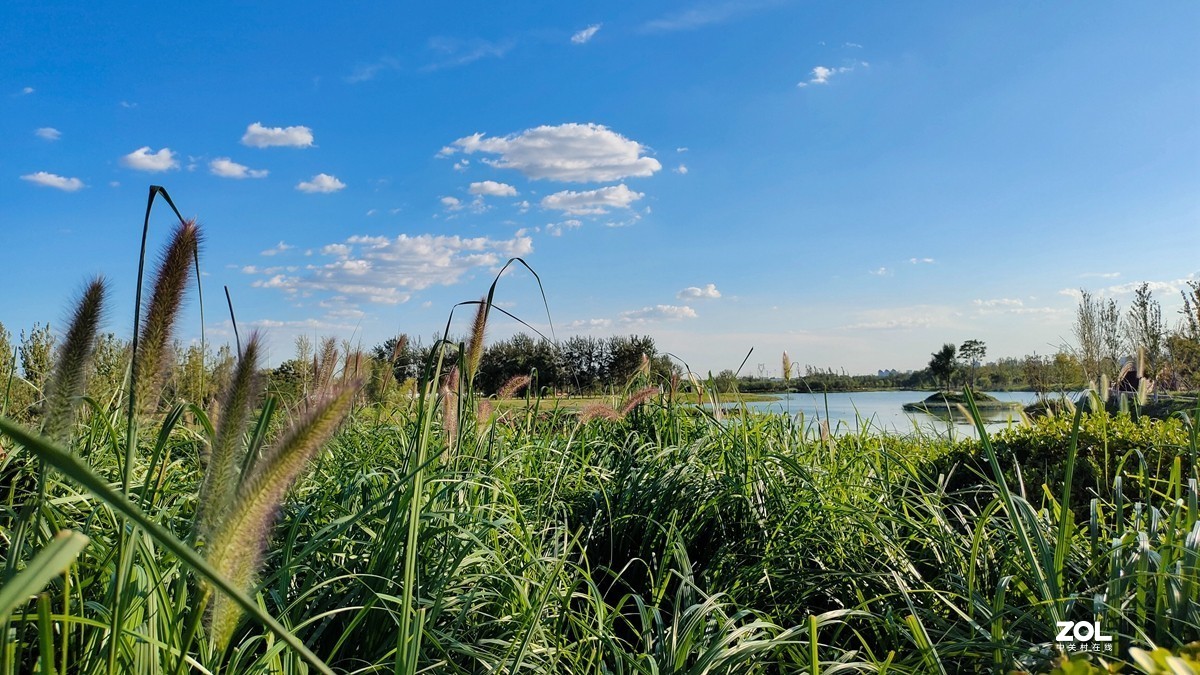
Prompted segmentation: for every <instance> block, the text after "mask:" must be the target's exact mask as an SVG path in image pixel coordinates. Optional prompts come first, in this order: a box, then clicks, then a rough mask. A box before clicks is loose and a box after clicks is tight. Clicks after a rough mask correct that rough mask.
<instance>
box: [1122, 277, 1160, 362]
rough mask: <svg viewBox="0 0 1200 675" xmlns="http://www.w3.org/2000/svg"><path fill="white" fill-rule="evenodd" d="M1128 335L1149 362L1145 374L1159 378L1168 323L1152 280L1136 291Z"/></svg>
mask: <svg viewBox="0 0 1200 675" xmlns="http://www.w3.org/2000/svg"><path fill="white" fill-rule="evenodd" d="M1125 337H1126V339H1127V340H1128V341H1129V346H1130V347H1132V348H1133V350H1134V351H1136V352H1138V353H1139V354H1140V355H1141V357H1142V359H1143V360H1144V362H1145V373H1144V375H1143V377H1147V378H1149V379H1152V380H1153V379H1155V378H1156V377H1158V374H1159V371H1160V369H1161V368H1162V362H1163V356H1164V353H1165V350H1166V340H1167V325H1166V323H1165V322H1164V321H1163V318H1162V307H1161V306H1159V304H1158V301H1157V300H1155V299H1154V295H1153V293H1151V291H1150V284H1149V283H1143V284H1142V285H1141V286H1139V287H1138V289H1137V291H1135V292H1134V296H1133V304H1132V305H1130V307H1129V313H1128V314H1127V315H1126V316H1125Z"/></svg>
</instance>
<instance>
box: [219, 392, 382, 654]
mask: <svg viewBox="0 0 1200 675" xmlns="http://www.w3.org/2000/svg"><path fill="white" fill-rule="evenodd" d="M360 386H361V382H359V381H357V380H356V381H353V382H351V383H349V384H348V385H346V386H343V387H339V388H338V389H336V390H335V391H334V392H332V394H331V396H330V397H329V398H328V399H326V400H325V401H323V402H321V403H319V404H317V405H316V406H315V407H314V408H313V410H312V411H311V412H310V413H309V414H307V415H306V416H305V417H304V418H302V419H301V420H300V421H298V422H296V423H294V424H293V425H292V427H291V428H290V429H289V430H288V432H287V433H285V434H284V435H283V436H282V437H281V438H280V439H279V440H278V441H276V442H275V443H273V444H272V445H270V446H269V447H268V448H267V449H266V450H264V451H263V456H262V458H261V459H259V460H258V461H257V462H255V463H254V466H253V467H252V468H251V469H250V470H249V472H248V473H247V474H245V475H243V476H242V478H241V481H240V482H239V483H238V485H237V490H236V493H235V495H234V498H233V500H232V501H231V503H230V505H229V508H228V510H226V511H223V512H220V513H216V514H215V518H216V519H217V520H216V521H215V522H214V523H213V534H212V539H211V541H210V542H209V543H208V546H207V547H206V552H205V557H207V558H208V561H209V563H210V564H211V565H212V566H213V567H214V568H216V569H217V570H218V571H219V572H220V573H221V574H222V575H224V576H225V577H226V578H228V579H229V580H231V581H232V582H233V583H234V584H235V585H237V586H238V587H240V588H245V589H250V588H251V587H252V586H253V585H254V581H255V578H256V576H257V575H258V571H259V567H260V566H261V564H262V558H263V551H264V550H265V549H266V546H267V542H268V540H269V538H270V533H271V526H272V525H273V524H274V522H275V517H276V514H277V513H278V512H279V507H280V504H281V503H282V502H283V498H284V496H285V495H286V494H287V491H288V488H290V487H291V485H292V483H293V482H294V481H295V480H296V478H298V477H299V476H300V473H301V472H302V471H303V470H304V468H305V467H306V466H308V462H309V460H310V459H312V457H313V456H314V455H315V454H316V453H317V451H318V450H320V449H321V447H322V445H324V443H325V442H326V441H327V440H329V438H330V437H331V436H332V435H333V433H334V432H335V431H337V429H338V427H339V426H340V425H341V423H342V421H343V420H344V419H345V418H346V416H347V415H348V414H349V413H350V410H351V408H352V407H353V405H354V400H355V398H356V396H357V395H358V390H359V387H360ZM241 616H242V609H241V607H239V606H238V605H237V604H236V603H235V602H234V601H233V599H232V598H230V597H228V596H226V595H224V594H216V595H215V596H214V597H213V602H212V607H211V613H210V615H209V630H210V638H211V640H212V642H213V644H214V645H215V646H216V647H217V649H218V650H223V649H224V648H225V647H226V646H227V645H228V644H229V640H230V639H231V638H232V637H233V632H234V630H235V629H236V628H237V624H238V620H239V619H240V618H241Z"/></svg>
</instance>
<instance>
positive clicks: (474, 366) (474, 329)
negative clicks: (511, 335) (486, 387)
mask: <svg viewBox="0 0 1200 675" xmlns="http://www.w3.org/2000/svg"><path fill="white" fill-rule="evenodd" d="M490 307H491V305H490V304H489V303H488V299H487V298H486V297H485V298H480V299H479V308H478V309H477V310H476V311H475V319H474V320H472V321H471V339H470V341H469V342H468V343H467V360H466V367H467V381H468V382H473V381H474V380H475V374H476V373H478V372H479V364H480V363H481V362H482V361H483V340H484V333H485V332H487V318H488V309H489V308H490Z"/></svg>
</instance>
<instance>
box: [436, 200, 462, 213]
mask: <svg viewBox="0 0 1200 675" xmlns="http://www.w3.org/2000/svg"><path fill="white" fill-rule="evenodd" d="M439 201H440V202H441V203H442V206H443V207H445V209H446V210H447V211H461V210H462V208H463V203H462V200H461V199H459V198H458V197H442V198H441V199H440V200H439Z"/></svg>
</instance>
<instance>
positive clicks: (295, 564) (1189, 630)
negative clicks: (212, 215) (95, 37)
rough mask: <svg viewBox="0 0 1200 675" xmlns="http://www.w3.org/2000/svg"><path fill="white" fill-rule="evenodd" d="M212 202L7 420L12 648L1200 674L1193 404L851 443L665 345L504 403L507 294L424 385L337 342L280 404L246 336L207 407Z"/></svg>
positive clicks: (339, 662)
mask: <svg viewBox="0 0 1200 675" xmlns="http://www.w3.org/2000/svg"><path fill="white" fill-rule="evenodd" d="M190 227H191V226H190V225H189V224H186V223H185V224H183V225H181V227H180V228H179V229H178V230H177V231H176V234H175V237H174V239H173V242H172V244H171V247H170V248H169V249H168V252H167V253H166V254H165V255H164V256H163V263H162V267H161V268H160V270H159V272H158V274H156V275H155V281H154V282H153V284H152V289H153V290H152V292H151V293H150V302H148V303H147V304H146V305H145V306H146V308H147V309H146V313H145V315H144V316H142V315H140V314H139V318H138V321H137V323H138V331H137V335H138V336H139V340H138V342H137V343H136V344H135V345H134V347H133V355H132V363H131V366H130V372H131V373H132V375H131V378H130V382H131V384H130V385H129V386H127V387H118V388H115V389H114V391H111V392H108V393H109V396H108V397H107V398H106V399H105V400H103V401H100V400H97V399H92V398H82V397H81V396H80V392H81V391H83V388H82V387H83V381H84V379H85V378H86V375H87V372H88V367H87V366H88V362H89V361H90V359H91V353H90V347H89V345H91V344H92V343H93V342H94V333H95V326H96V325H98V323H99V315H100V314H101V309H102V307H101V306H102V305H103V301H104V290H103V284H101V283H100V282H96V283H95V284H93V285H91V286H89V288H88V291H87V293H86V294H85V296H84V298H83V300H82V301H81V303H80V304H79V309H78V310H77V312H76V314H75V320H74V323H73V324H72V327H71V329H70V330H69V331H68V337H67V340H66V341H65V342H66V346H65V347H64V349H63V350H62V352H61V354H60V356H59V358H58V360H57V363H56V364H55V366H54V370H53V373H52V374H51V376H50V377H49V378H48V385H47V387H46V389H45V391H44V392H42V393H43V396H42V403H41V405H40V407H39V412H38V415H37V417H36V418H34V419H35V420H36V424H35V426H36V428H31V427H30V425H28V424H25V425H22V424H17V423H15V422H13V421H12V420H11V419H8V418H4V417H0V432H2V435H0V443H2V448H3V449H2V451H0V490H2V493H0V499H2V500H3V502H2V503H3V508H2V509H0V537H2V540H3V542H4V547H3V548H2V549H0V556H2V560H0V563H2V564H3V575H4V576H3V586H2V587H0V620H2V622H3V625H0V630H3V631H4V635H5V642H4V647H3V650H0V674H4V675H7V674H8V673H25V672H38V673H51V672H62V673H106V674H115V673H131V672H136V673H184V672H190V673H223V674H241V673H247V674H249V673H308V672H339V673H385V672H386V673H406V674H415V673H433V672H437V673H517V672H531V673H581V674H583V673H622V674H624V673H631V674H632V673H646V674H650V673H668V672H669V673H696V674H700V673H731V674H732V673H738V674H740V673H797V672H804V673H835V672H888V673H939V672H940V673H959V672H972V673H973V672H994V673H1007V672H1011V671H1021V672H1063V673H1066V672H1070V673H1076V672H1093V671H1092V670H1090V669H1092V668H1097V669H1099V668H1108V666H1110V665H1114V664H1118V663H1124V664H1126V672H1130V669H1131V668H1134V667H1137V668H1140V669H1142V670H1144V671H1145V672H1159V671H1156V670H1155V668H1156V666H1155V665H1154V660H1155V659H1158V660H1159V662H1161V663H1163V664H1164V666H1163V668H1167V667H1168V665H1167V664H1168V657H1169V658H1171V659H1176V661H1173V662H1171V663H1172V664H1173V665H1170V667H1173V668H1175V669H1176V670H1174V671H1167V670H1162V671H1161V672H1186V671H1184V670H1180V669H1181V668H1183V667H1184V666H1185V665H1186V663H1187V660H1188V659H1192V658H1193V656H1191V655H1192V654H1194V650H1195V648H1196V645H1195V643H1196V641H1197V640H1200V604H1198V597H1200V509H1198V507H1197V499H1198V492H1200V490H1198V487H1197V485H1198V483H1200V474H1198V469H1197V461H1196V460H1197V451H1198V445H1200V444H1198V440H1197V428H1196V427H1195V426H1194V425H1193V424H1192V423H1191V420H1190V419H1187V418H1181V417H1172V418H1170V419H1167V420H1153V419H1149V418H1147V417H1142V418H1140V419H1136V420H1135V419H1133V418H1131V417H1129V416H1127V415H1119V414H1118V415H1113V414H1109V413H1105V412H1099V413H1095V414H1088V413H1085V412H1084V411H1083V409H1079V410H1077V411H1073V412H1071V413H1070V414H1068V415H1066V416H1063V415H1060V416H1050V417H1047V418H1045V419H1041V420H1037V421H1035V422H1034V423H1033V426H1030V427H1021V428H1015V429H1012V430H1010V431H1006V432H1003V433H1001V434H999V435H997V436H996V437H995V438H994V439H989V438H988V437H987V436H986V435H983V436H982V440H979V441H974V440H968V441H961V442H950V441H947V440H945V439H944V438H939V437H931V436H922V435H908V436H900V435H883V434H874V433H871V432H870V431H869V429H868V430H864V431H863V432H862V433H857V434H842V435H837V436H832V437H831V436H828V435H823V434H820V433H809V432H807V431H806V430H804V429H802V428H800V427H799V426H798V425H797V423H796V422H795V421H794V420H792V419H790V418H788V417H785V416H775V415H759V414H755V413H751V412H748V411H744V412H743V414H741V415H739V416H738V417H737V418H736V419H733V420H730V419H719V418H718V417H714V415H718V416H719V415H720V414H721V413H720V412H719V411H721V410H722V409H723V405H724V401H718V400H716V399H715V398H714V399H713V402H714V403H716V404H717V405H714V406H713V409H714V410H716V411H718V412H716V413H711V414H710V413H704V412H698V411H697V408H696V407H695V405H694V401H693V400H685V399H684V398H683V397H677V396H674V395H672V388H671V387H670V386H668V385H669V383H662V382H654V381H652V379H651V375H650V374H649V372H648V371H646V372H641V373H639V374H638V375H636V376H635V377H634V379H633V380H632V381H631V382H630V383H629V386H628V388H627V390H626V391H624V392H622V393H621V395H620V396H618V397H615V398H614V399H613V400H607V399H606V400H594V401H588V402H586V404H584V405H581V406H579V407H577V408H576V407H573V406H567V405H561V404H560V403H561V402H560V401H557V400H540V399H536V398H535V399H531V400H523V401H521V402H519V403H518V402H516V401H511V400H510V401H500V402H497V401H494V400H491V399H485V398H481V397H479V396H478V395H477V394H476V391H475V389H474V387H473V386H472V382H473V379H474V376H475V374H476V373H477V372H478V364H479V355H480V354H481V353H482V340H483V334H484V329H485V326H486V323H487V320H488V311H489V309H490V307H491V305H490V295H489V300H488V301H485V302H483V303H480V304H479V305H478V306H477V310H478V313H477V314H476V319H475V322H474V328H473V330H472V334H471V336H470V338H469V340H468V341H466V342H465V343H464V344H462V345H457V346H456V349H454V352H453V353H454V354H455V357H454V358H453V360H449V359H446V360H444V359H443V358H442V357H441V356H440V353H439V352H437V351H436V350H435V351H434V353H433V356H431V357H430V360H429V361H428V362H427V363H425V364H424V369H423V374H422V377H421V379H420V381H419V382H418V384H417V388H416V392H417V396H416V397H415V398H413V399H411V400H406V402H405V403H404V404H401V405H394V404H376V405H370V404H366V403H364V399H363V398H362V391H363V383H362V382H361V380H359V379H358V378H357V372H356V367H355V365H354V364H355V363H356V359H355V358H353V355H344V354H343V355H339V354H338V353H337V351H336V350H335V349H333V350H332V351H328V352H326V353H323V354H322V356H321V358H320V359H319V360H318V362H317V363H316V364H315V368H314V371H315V380H314V385H313V387H312V388H311V389H310V390H308V391H307V392H306V396H305V397H304V398H303V399H302V400H300V401H297V402H296V403H295V405H294V406H291V407H286V406H280V405H279V404H278V401H277V400H276V399H274V398H271V397H266V396H264V387H263V385H262V384H261V380H260V378H259V376H260V368H259V365H258V351H259V344H258V341H257V339H256V338H255V337H253V336H250V337H248V338H247V339H246V340H245V341H244V343H243V344H242V347H241V350H240V356H239V359H238V362H237V366H236V368H235V370H234V372H233V373H232V374H231V375H230V377H229V379H228V382H227V383H226V384H225V385H224V392H223V393H222V394H221V395H220V396H219V397H217V398H216V399H214V402H213V403H212V405H211V406H209V407H207V408H201V407H199V406H195V405H192V404H190V403H188V402H186V401H185V402H178V401H176V402H173V403H171V404H170V405H163V404H162V402H161V401H160V399H159V397H158V395H157V392H158V391H161V387H162V381H161V377H162V375H161V368H160V366H159V364H160V362H161V359H163V358H165V357H164V352H163V351H162V350H163V349H164V345H165V344H168V343H169V337H170V329H171V326H172V324H173V322H174V314H173V309H172V303H174V308H175V309H177V307H178V296H179V294H180V293H181V292H182V291H181V290H180V289H181V288H182V285H183V284H186V283H187V281H188V274H187V273H186V272H181V270H190V269H191V266H190V263H191V262H192V261H193V260H194V259H195V240H196V237H195V236H194V232H191V230H190V229H189V228H190ZM189 242H190V243H189ZM139 306H141V303H139ZM331 349H332V347H331ZM373 386H377V387H382V388H383V396H382V399H383V400H390V399H389V398H388V396H387V386H388V383H387V382H382V383H374V385H373ZM690 396H691V395H689V398H690ZM710 396H715V395H713V394H711V393H710ZM967 405H968V407H970V406H971V405H972V404H971V402H970V401H967ZM1100 409H1101V410H1102V407H1101V408H1100ZM1063 621H1086V622H1097V625H1099V626H1100V629H1101V631H1102V632H1103V633H1104V634H1105V635H1110V636H1112V638H1113V640H1112V642H1111V643H1103V645H1111V647H1112V650H1111V652H1109V651H1100V652H1088V653H1087V654H1086V655H1082V654H1081V653H1079V652H1078V651H1077V650H1075V649H1071V648H1070V647H1071V646H1072V645H1070V644H1068V643H1062V642H1058V641H1057V639H1056V636H1057V635H1058V634H1059V628H1058V624H1059V622H1063ZM1096 644H1098V645H1101V643H1096ZM1103 645H1102V646H1103ZM1068 658H1071V659H1074V662H1073V663H1067V659H1068ZM1192 663H1195V662H1194V661H1192ZM1180 664H1184V665H1180ZM1095 672H1100V671H1099V670H1097V671H1095Z"/></svg>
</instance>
